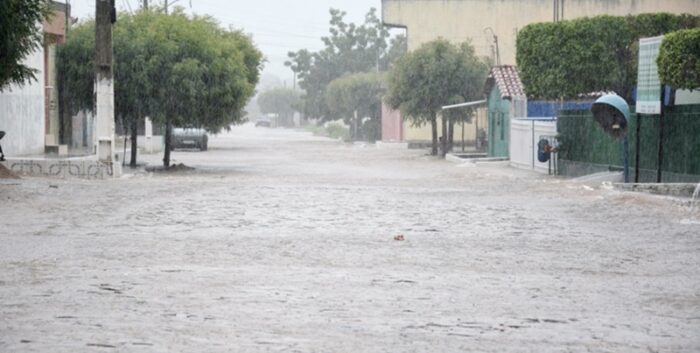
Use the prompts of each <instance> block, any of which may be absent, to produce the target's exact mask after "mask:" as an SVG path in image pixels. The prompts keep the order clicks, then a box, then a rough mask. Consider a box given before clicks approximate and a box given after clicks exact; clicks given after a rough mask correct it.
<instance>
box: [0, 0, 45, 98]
mask: <svg viewBox="0 0 700 353" xmlns="http://www.w3.org/2000/svg"><path fill="white" fill-rule="evenodd" d="M48 14H49V1H48V0H3V1H0V19H2V20H1V21H2V25H0V92H1V91H3V90H4V89H6V88H7V86H9V85H10V84H12V83H16V84H24V83H25V82H27V81H31V80H36V74H37V70H35V69H32V68H30V67H27V66H26V65H24V64H22V60H24V58H25V57H26V56H27V55H29V54H30V53H31V52H33V51H34V50H36V49H37V48H39V45H40V44H41V40H42V35H41V31H40V27H39V26H37V24H39V23H41V22H42V21H43V20H44V19H45V18H46V17H47V16H48Z"/></svg>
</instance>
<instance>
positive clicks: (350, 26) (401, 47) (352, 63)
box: [285, 8, 406, 120]
mask: <svg viewBox="0 0 700 353" xmlns="http://www.w3.org/2000/svg"><path fill="white" fill-rule="evenodd" d="M330 15H331V20H330V29H329V32H330V34H329V36H327V37H323V38H322V41H323V43H324V46H325V48H324V49H322V50H320V51H318V52H310V51H308V50H305V49H304V50H300V51H297V52H290V53H289V60H288V61H287V62H286V63H285V64H286V65H287V66H289V67H290V69H291V70H292V71H293V72H294V73H295V74H296V75H297V78H298V80H299V87H300V88H302V89H303V90H304V92H305V94H304V96H303V99H304V104H303V106H304V113H305V114H306V115H307V116H308V117H311V118H320V119H324V120H328V119H332V113H331V111H330V110H329V107H328V105H327V104H326V99H325V91H326V89H327V87H328V84H330V82H331V81H333V80H335V79H336V78H339V77H341V76H343V75H346V74H352V73H359V72H367V71H386V70H387V69H388V68H389V66H390V64H391V62H393V61H394V60H396V59H397V58H398V57H400V56H401V55H403V53H404V52H405V49H406V40H405V37H404V36H397V37H395V38H390V34H389V31H388V29H387V28H386V27H384V26H383V25H382V23H381V20H380V19H379V18H378V17H377V13H376V10H375V9H374V8H373V9H371V10H370V11H369V12H368V13H367V15H366V16H365V22H364V23H363V24H361V25H356V24H354V23H346V22H345V15H346V13H345V12H342V11H340V10H337V9H331V10H330Z"/></svg>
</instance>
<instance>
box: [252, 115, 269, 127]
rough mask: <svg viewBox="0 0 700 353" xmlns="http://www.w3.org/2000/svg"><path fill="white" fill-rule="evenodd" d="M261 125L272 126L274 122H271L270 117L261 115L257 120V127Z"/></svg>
mask: <svg viewBox="0 0 700 353" xmlns="http://www.w3.org/2000/svg"><path fill="white" fill-rule="evenodd" d="M259 126H263V127H270V126H272V123H271V122H270V119H268V118H265V117H261V118H258V121H256V122H255V127H259Z"/></svg>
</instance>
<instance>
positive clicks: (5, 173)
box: [0, 164, 19, 179]
mask: <svg viewBox="0 0 700 353" xmlns="http://www.w3.org/2000/svg"><path fill="white" fill-rule="evenodd" d="M0 179H19V177H18V176H17V174H15V173H13V172H12V171H11V170H9V169H7V168H6V167H5V166H4V165H2V164H0Z"/></svg>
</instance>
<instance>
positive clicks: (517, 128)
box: [510, 119, 557, 173]
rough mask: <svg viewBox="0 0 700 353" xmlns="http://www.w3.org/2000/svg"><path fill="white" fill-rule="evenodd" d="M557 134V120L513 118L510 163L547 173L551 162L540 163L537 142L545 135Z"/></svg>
mask: <svg viewBox="0 0 700 353" xmlns="http://www.w3.org/2000/svg"><path fill="white" fill-rule="evenodd" d="M556 134H557V123H556V121H537V120H525V119H513V120H511V122H510V164H511V165H512V166H514V167H517V168H523V169H534V170H535V171H538V172H541V173H547V172H548V171H549V162H545V163H540V161H538V160H537V142H539V141H540V138H541V137H543V136H556ZM550 142H551V141H550Z"/></svg>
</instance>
